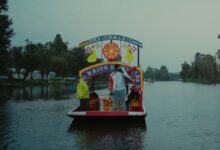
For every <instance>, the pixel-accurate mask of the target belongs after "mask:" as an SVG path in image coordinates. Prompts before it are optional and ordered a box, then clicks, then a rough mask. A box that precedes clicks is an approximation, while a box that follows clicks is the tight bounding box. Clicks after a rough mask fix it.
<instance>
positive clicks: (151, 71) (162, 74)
mask: <svg viewBox="0 0 220 150" xmlns="http://www.w3.org/2000/svg"><path fill="white" fill-rule="evenodd" d="M144 78H145V79H152V80H157V81H168V80H171V77H170V73H169V72H168V69H167V67H166V66H164V65H162V66H161V67H160V69H157V68H152V67H150V66H149V67H147V69H146V71H145V72H144ZM172 79H173V78H172Z"/></svg>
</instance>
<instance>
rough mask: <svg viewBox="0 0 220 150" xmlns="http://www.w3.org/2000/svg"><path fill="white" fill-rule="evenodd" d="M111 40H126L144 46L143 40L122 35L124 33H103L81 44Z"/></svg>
mask: <svg viewBox="0 0 220 150" xmlns="http://www.w3.org/2000/svg"><path fill="white" fill-rule="evenodd" d="M111 40H116V41H124V42H128V43H131V44H134V45H136V46H138V47H141V48H142V47H143V45H142V43H141V42H139V41H137V40H135V39H132V38H129V37H126V36H122V35H102V36H98V37H95V38H92V39H89V40H87V41H84V42H81V43H80V44H79V45H80V46H86V45H89V44H93V43H97V42H102V41H111Z"/></svg>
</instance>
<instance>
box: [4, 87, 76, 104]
mask: <svg viewBox="0 0 220 150" xmlns="http://www.w3.org/2000/svg"><path fill="white" fill-rule="evenodd" d="M0 90H1V96H2V99H9V98H10V99H13V100H16V101H21V100H22V101H23V100H25V101H30V100H34V99H44V100H49V99H55V100H60V99H65V98H68V97H69V95H70V94H73V93H75V91H76V86H75V85H62V86H61V85H53V86H22V87H1V88H0Z"/></svg>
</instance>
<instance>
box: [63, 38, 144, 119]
mask: <svg viewBox="0 0 220 150" xmlns="http://www.w3.org/2000/svg"><path fill="white" fill-rule="evenodd" d="M79 47H81V48H82V50H84V51H85V53H86V56H87V58H86V61H87V62H88V63H91V64H90V65H89V66H88V67H86V68H83V69H81V70H80V71H79V78H80V79H81V80H83V81H84V82H85V83H86V84H87V85H88V87H90V88H88V89H89V98H88V100H89V107H88V109H87V110H82V109H81V108H80V105H77V106H75V107H73V108H72V109H71V110H69V111H68V112H67V116H69V117H72V118H84V119H86V118H142V119H143V118H145V117H146V115H147V112H146V110H145V107H144V105H143V71H142V69H141V68H140V48H142V47H143V46H142V43H141V42H139V41H137V40H134V39H132V38H129V37H125V36H121V35H102V36H98V37H95V38H92V39H90V40H86V41H84V42H81V43H80V44H79ZM98 50H100V51H101V52H100V53H97V52H98ZM98 54H101V57H100V58H98V57H97V55H98ZM123 56H125V58H123ZM135 58H137V59H136V61H135ZM97 60H99V61H97ZM116 65H120V67H121V68H122V69H123V70H125V78H126V76H128V75H129V76H130V77H131V78H132V80H128V79H127V78H126V111H121V108H120V103H118V105H117V111H113V108H112V107H113V98H112V94H111V92H110V91H108V90H100V89H99V90H97V89H95V87H98V86H97V85H96V86H95V85H94V84H95V81H94V80H95V79H96V80H99V82H100V81H104V80H106V81H105V82H103V84H102V85H104V86H105V87H109V89H110V88H111V85H110V84H111V83H110V80H109V79H110V76H111V75H110V74H111V73H112V72H113V71H114V70H115V66H116ZM97 76H99V78H96V77H97ZM128 78H129V77H128ZM96 90H97V91H96ZM100 92H103V93H100ZM109 93H110V94H109Z"/></svg>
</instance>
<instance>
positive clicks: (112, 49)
mask: <svg viewBox="0 0 220 150" xmlns="http://www.w3.org/2000/svg"><path fill="white" fill-rule="evenodd" d="M119 53H120V49H119V47H118V45H117V44H116V43H107V44H105V46H104V48H103V54H104V56H105V58H107V59H108V60H114V59H116V58H118V57H119Z"/></svg>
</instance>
